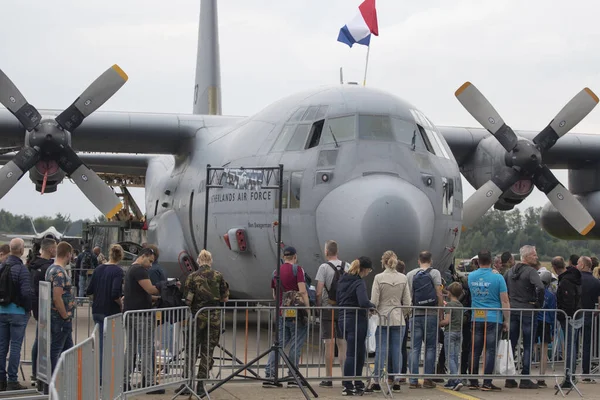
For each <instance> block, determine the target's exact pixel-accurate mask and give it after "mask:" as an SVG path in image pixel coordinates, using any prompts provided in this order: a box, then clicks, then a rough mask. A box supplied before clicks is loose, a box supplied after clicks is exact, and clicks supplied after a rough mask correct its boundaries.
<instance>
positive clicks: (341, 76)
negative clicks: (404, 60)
mask: <svg viewBox="0 0 600 400" xmlns="http://www.w3.org/2000/svg"><path fill="white" fill-rule="evenodd" d="M343 84H344V69H343V67H340V85H343Z"/></svg>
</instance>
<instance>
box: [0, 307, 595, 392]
mask: <svg viewBox="0 0 600 400" xmlns="http://www.w3.org/2000/svg"><path fill="white" fill-rule="evenodd" d="M238 314H239V315H238V324H237V325H236V328H235V329H233V326H232V325H231V324H228V332H226V333H225V334H224V335H223V341H222V343H223V346H224V347H225V348H227V349H228V350H230V351H232V350H233V349H235V352H236V354H237V357H238V358H240V359H241V360H242V361H244V362H245V361H246V360H250V359H252V358H253V357H254V356H255V355H256V354H257V351H259V349H258V348H257V347H260V350H261V351H262V350H263V349H266V343H267V337H268V331H267V329H266V328H264V325H265V324H266V323H267V322H266V319H264V318H263V317H261V318H262V319H263V321H261V323H260V324H257V317H256V314H263V313H252V312H251V313H249V318H248V324H247V326H248V339H246V335H245V328H246V321H245V316H244V314H245V313H244V312H241V313H238ZM252 314H254V316H252ZM90 321H91V314H89V308H88V307H87V306H80V307H78V316H77V319H76V324H74V325H75V326H76V332H77V335H76V336H75V335H74V337H76V338H77V339H78V340H77V341H78V342H80V341H82V340H83V339H85V338H87V337H88V336H89V334H90V333H91V330H92V328H93V327H92V325H91V323H90ZM74 329H75V327H74ZM34 338H35V320H34V319H33V318H31V319H30V321H29V325H28V327H27V333H26V339H25V343H24V345H23V349H22V358H21V359H22V361H23V360H29V359H30V354H31V345H32V343H33V339H34ZM317 338H318V330H317V333H316V334H315V333H314V332H313V333H309V338H308V343H307V345H308V346H313V347H315V346H316V347H315V348H313V350H316V351H314V353H317V354H318V351H319V342H320V341H319V340H318V339H317ZM234 343H235V345H234ZM245 348H246V349H247V353H246V352H244V349H245ZM219 353H220V351H219V349H216V350H215V357H219ZM370 361H371V362H372V359H371V360H370ZM308 362H309V363H312V362H316V360H314V361H311V360H308ZM265 363H266V357H265V358H263V359H262V360H261V362H260V367H259V368H258V370H257V369H255V371H257V372H258V374H259V375H261V376H264V365H265ZM218 365H219V361H218V360H216V361H215V368H213V371H212V374H213V376H214V375H215V374H219V370H218ZM231 370H232V367H231V364H230V363H229V365H228V366H223V367H222V370H221V371H220V377H221V378H224V377H226V376H228V375H229V374H230V373H231ZM336 371H339V367H338V366H334V372H335V373H339V372H336ZM301 372H302V373H303V374H305V375H306V376H307V377H309V378H311V377H312V379H311V381H310V384H311V385H312V386H313V388H314V389H315V391H316V392H317V393H318V395H319V398H320V399H341V398H346V396H342V393H341V392H342V385H341V382H340V381H339V380H337V381H336V380H334V383H333V385H334V387H333V388H321V387H319V382H320V381H321V378H318V376H322V375H323V374H324V368H323V367H321V368H316V367H304V368H302V370H301ZM22 374H23V375H24V377H25V379H24V380H23V375H22ZM30 375H31V367H30V365H29V363H23V362H22V373H21V371H20V372H19V381H20V382H21V383H22V384H24V385H26V386H28V387H31V388H33V387H32V386H31V381H30ZM494 383H495V384H496V385H497V386H500V387H502V391H501V392H482V391H471V390H468V388H467V387H463V388H462V390H461V391H460V392H453V391H450V390H447V389H444V388H442V387H441V386H442V385H443V384H438V387H436V388H435V389H409V388H408V386H407V385H403V386H402V387H401V391H400V392H398V393H392V396H391V398H395V399H398V398H401V399H415V400H437V399H464V400H475V399H481V400H488V399H489V400H497V399H507V398H508V399H515V398H519V399H521V400H534V399H547V398H561V397H562V396H561V395H560V393H559V394H558V395H557V396H555V390H554V389H553V387H554V384H555V383H556V382H555V380H554V379H553V378H549V379H547V380H546V383H547V384H548V386H549V387H548V388H544V389H535V390H524V389H523V390H522V389H505V388H504V381H503V380H497V381H494ZM178 386H179V385H178V384H176V385H172V386H170V387H167V388H166V393H165V394H164V395H145V394H144V395H130V396H127V398H129V399H154V400H165V399H172V398H173V396H174V395H175V389H176V388H177V387H178ZM207 387H208V388H210V384H208V385H207ZM578 388H579V390H580V391H581V392H582V394H583V396H584V398H585V399H600V383H599V384H596V385H593V384H581V383H580V384H579V385H578ZM29 395H31V394H29ZM363 397H370V398H373V399H375V398H381V399H383V398H386V394H384V393H367V394H365V395H364V396H363ZM568 397H569V398H579V395H578V394H577V393H576V392H575V391H572V392H571V393H570V395H569V396H568ZM0 398H2V399H4V398H6V397H2V396H1V393H0ZM177 398H178V399H186V398H189V396H179V397H177ZM205 398H206V397H205ZM210 398H211V399H215V400H233V399H240V400H264V399H297V398H303V395H302V392H301V391H300V389H299V388H298V387H291V388H288V387H285V386H284V387H282V388H263V387H262V385H261V383H260V382H256V381H247V380H246V381H232V382H228V383H227V384H225V385H224V386H222V387H220V388H218V389H216V390H215V391H213V392H211V393H210ZM387 398H390V395H389V394H387Z"/></svg>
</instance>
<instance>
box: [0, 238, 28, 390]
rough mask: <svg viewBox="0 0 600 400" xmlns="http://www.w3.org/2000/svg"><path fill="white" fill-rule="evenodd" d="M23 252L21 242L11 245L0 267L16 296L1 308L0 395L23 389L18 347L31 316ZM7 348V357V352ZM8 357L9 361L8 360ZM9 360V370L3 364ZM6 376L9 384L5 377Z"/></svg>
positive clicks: (17, 239) (18, 240)
mask: <svg viewBox="0 0 600 400" xmlns="http://www.w3.org/2000/svg"><path fill="white" fill-rule="evenodd" d="M24 252H25V242H24V241H23V239H20V238H15V239H13V240H11V241H10V255H9V256H8V258H7V259H6V261H5V262H4V263H3V264H2V265H0V275H1V274H2V270H3V269H4V268H10V275H11V278H12V282H13V284H14V289H15V292H16V293H15V295H14V297H13V298H11V300H12V301H11V303H9V304H7V305H0V391H5V390H23V389H26V387H25V386H22V385H21V384H20V383H19V381H18V372H19V363H20V362H21V346H22V345H23V338H24V337H25V329H26V328H27V322H28V321H29V313H30V312H31V301H32V297H33V293H32V290H31V280H30V275H29V271H28V270H27V267H25V265H23V261H22V260H21V257H22V256H23V253H24ZM9 346H10V355H9V354H8V348H9ZM7 356H8V357H7ZM7 359H8V370H7V368H6V360H7ZM7 374H8V382H7V380H6V376H7Z"/></svg>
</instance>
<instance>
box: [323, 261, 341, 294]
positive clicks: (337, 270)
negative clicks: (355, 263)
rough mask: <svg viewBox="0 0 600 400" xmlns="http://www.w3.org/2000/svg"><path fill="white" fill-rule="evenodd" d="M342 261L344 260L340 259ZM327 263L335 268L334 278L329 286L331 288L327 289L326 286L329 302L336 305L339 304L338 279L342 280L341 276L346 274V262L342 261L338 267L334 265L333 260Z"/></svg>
mask: <svg viewBox="0 0 600 400" xmlns="http://www.w3.org/2000/svg"><path fill="white" fill-rule="evenodd" d="M340 261H342V260H340ZM327 264H328V265H329V266H330V267H331V268H333V271H334V275H333V280H332V281H331V286H330V287H329V289H327V287H325V289H326V290H327V302H328V303H329V304H331V305H335V304H337V284H338V281H339V280H340V278H341V277H342V275H344V273H345V272H344V266H345V265H346V263H345V262H343V261H342V263H341V264H340V266H339V267H336V266H335V265H333V263H332V262H329V261H328V262H327Z"/></svg>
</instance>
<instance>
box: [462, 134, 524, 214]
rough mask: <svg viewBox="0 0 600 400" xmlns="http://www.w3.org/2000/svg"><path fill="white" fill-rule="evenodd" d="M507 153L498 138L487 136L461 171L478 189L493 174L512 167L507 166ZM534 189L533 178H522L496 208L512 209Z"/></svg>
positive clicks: (505, 194)
mask: <svg viewBox="0 0 600 400" xmlns="http://www.w3.org/2000/svg"><path fill="white" fill-rule="evenodd" d="M506 155H507V153H506V150H504V148H503V147H502V146H501V145H500V143H498V141H497V140H496V138H494V137H493V136H489V137H486V138H485V139H482V140H481V141H480V142H479V144H478V145H477V149H476V150H475V152H474V153H473V155H472V156H471V158H470V159H469V160H468V161H467V162H466V163H464V164H463V166H462V168H461V172H462V174H463V175H464V177H465V178H466V179H467V181H469V183H470V184H471V185H473V187H475V188H476V189H478V188H480V187H481V186H483V185H484V184H485V183H486V182H487V181H489V180H490V179H491V178H492V177H493V176H495V175H499V174H501V173H502V171H503V170H508V169H510V167H507V166H506V161H505V157H506ZM532 190H533V182H532V181H531V180H529V179H523V180H520V181H519V182H517V183H515V184H514V185H513V186H512V187H511V188H510V190H508V191H507V192H506V193H504V194H503V195H502V197H500V199H499V200H498V201H497V202H496V204H495V205H494V208H496V209H498V210H503V211H507V210H512V209H513V208H514V207H515V206H516V205H517V204H519V203H521V202H522V201H523V199H525V198H526V197H527V196H528V195H529V194H530V193H531V191H532Z"/></svg>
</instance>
